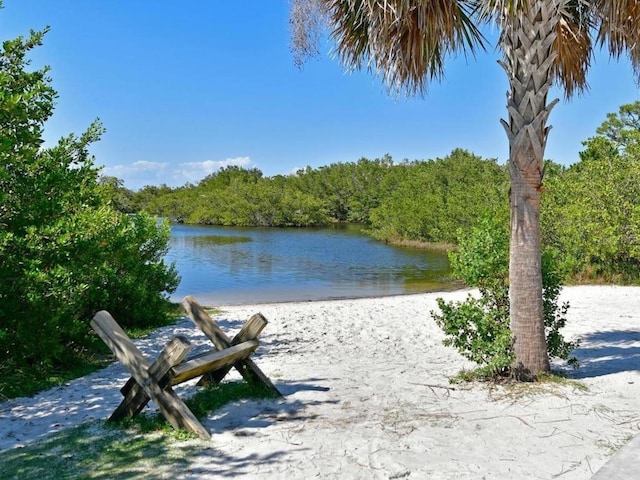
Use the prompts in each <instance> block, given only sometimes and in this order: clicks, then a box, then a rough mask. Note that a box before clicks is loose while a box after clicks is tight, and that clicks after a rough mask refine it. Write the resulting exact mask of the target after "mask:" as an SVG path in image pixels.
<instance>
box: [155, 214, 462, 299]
mask: <svg viewBox="0 0 640 480" xmlns="http://www.w3.org/2000/svg"><path fill="white" fill-rule="evenodd" d="M167 259H168V260H169V261H175V262H176V264H177V267H178V270H179V272H180V274H181V276H182V282H181V284H180V286H179V288H178V290H177V291H176V292H175V294H174V295H173V298H174V300H179V299H181V298H182V297H183V296H185V295H194V296H196V297H197V298H198V299H199V300H200V301H201V302H203V303H207V304H235V303H252V302H262V301H269V302H274V301H291V300H315V299H323V298H345V297H365V296H377V295H393V294H399V293H409V292H411V293H414V292H423V291H430V290H437V289H442V288H447V287H449V286H450V282H449V277H448V275H449V262H448V260H447V257H446V255H445V254H444V253H443V252H434V251H424V250H417V249H410V248H401V247H392V246H389V245H385V244H383V243H381V242H378V241H375V240H373V239H371V238H370V237H367V236H366V235H364V234H363V233H362V231H361V229H360V228H359V227H357V226H353V225H340V226H336V227H333V228H326V229H264V228H228V227H202V226H188V225H174V226H173V228H172V240H171V249H170V251H169V254H168V255H167Z"/></svg>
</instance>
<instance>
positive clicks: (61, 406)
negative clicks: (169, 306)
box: [0, 286, 640, 480]
mask: <svg viewBox="0 0 640 480" xmlns="http://www.w3.org/2000/svg"><path fill="white" fill-rule="evenodd" d="M467 294H468V292H467V291H456V292H446V293H429V294H416V295H406V296H396V297H384V298H371V299H357V300H336V301H317V302H302V303H282V304H264V305H243V306H227V307H224V306H222V307H220V308H221V309H222V310H223V313H221V314H219V315H217V316H216V317H215V319H216V320H217V321H218V322H219V324H220V326H221V327H222V328H223V329H224V330H225V331H227V332H230V333H234V332H235V331H237V330H238V329H239V328H240V327H241V325H242V324H243V323H244V321H246V320H247V319H248V318H249V317H250V316H251V315H252V314H254V313H257V312H261V313H262V314H263V315H264V316H265V317H266V318H267V319H268V320H269V325H268V326H267V328H266V329H265V330H264V332H263V333H262V335H261V337H260V338H261V343H262V344H261V346H260V348H259V349H258V351H257V355H256V356H255V357H254V358H255V360H256V362H257V363H258V364H259V366H260V367H261V369H262V370H263V371H264V372H265V373H266V374H267V375H268V376H269V377H270V378H271V379H272V380H273V382H274V383H275V384H276V386H277V387H278V388H279V389H280V391H281V392H282V393H283V394H284V396H285V397H284V399H283V400H279V401H275V400H274V401H250V402H241V403H236V404H230V405H227V406H226V407H224V408H223V409H221V410H219V411H216V412H213V413H211V414H210V415H209V417H208V418H207V419H205V420H204V422H203V423H204V425H205V426H206V427H207V428H208V429H209V430H210V432H211V433H212V439H211V441H210V443H209V444H208V445H203V448H202V449H201V453H200V454H199V455H198V457H197V458H196V459H194V461H193V462H192V464H191V466H190V467H189V468H188V469H187V470H183V471H181V472H176V473H174V474H173V475H172V478H184V479H187V478H227V477H234V478H235V477H238V478H247V479H274V480H275V479H278V480H280V479H309V478H323V479H327V478H328V479H404V478H407V479H457V480H460V479H529V478H531V479H555V478H559V479H562V480H569V479H576V480H577V479H588V478H590V477H591V476H592V475H593V474H594V473H595V472H596V471H597V470H598V469H599V468H600V467H601V466H602V465H603V464H604V463H605V462H606V461H607V460H608V459H609V458H610V457H611V456H612V455H613V454H614V453H615V452H616V450H618V449H619V448H620V447H621V446H623V445H624V444H625V443H627V442H628V441H629V440H630V439H631V438H632V437H633V436H635V435H636V434H638V433H639V432H640V288H639V287H610V286H577V287H568V288H565V289H564V290H563V293H562V295H561V300H562V301H568V302H569V303H570V305H571V308H570V309H569V313H568V319H569V323H568V326H567V328H566V329H565V331H564V333H565V336H566V337H567V338H570V339H574V338H580V339H581V346H580V348H579V349H578V350H577V351H576V352H575V355H576V356H577V357H578V359H579V360H580V363H581V367H580V368H579V369H578V370H572V369H571V368H568V367H566V366H565V365H563V364H562V363H557V362H555V363H554V368H556V369H562V370H564V371H565V372H566V373H567V374H568V376H569V377H571V378H573V379H576V380H578V381H579V382H580V384H581V385H583V386H584V388H578V387H577V386H574V385H546V386H535V387H532V386H531V385H529V386H527V387H526V388H521V387H520V386H517V385H516V386H513V385H506V386H505V385H487V384H451V383H450V382H449V378H450V377H451V376H453V375H455V374H456V373H457V372H459V371H460V370H461V369H463V368H471V367H473V365H472V364H471V363H470V362H468V361H466V360H465V359H463V358H462V357H461V356H460V355H459V354H458V353H457V352H456V351H455V350H454V349H452V348H448V347H444V346H443V345H442V338H443V335H442V332H441V331H440V329H439V328H438V327H437V326H436V324H435V323H434V322H433V320H432V319H431V317H430V311H432V310H434V309H436V308H437V305H436V300H435V299H436V298H437V297H439V296H440V297H443V298H445V299H447V300H462V299H464V297H465V296H466V295H467ZM116 320H117V319H116ZM176 334H183V335H186V336H188V337H189V338H190V339H192V341H193V342H194V343H198V344H201V345H202V346H203V347H204V346H208V342H207V341H206V339H205V338H203V336H202V335H201V334H200V332H199V331H198V330H197V329H196V328H195V327H194V326H193V325H192V324H191V322H190V321H189V320H188V319H185V320H184V321H181V322H179V323H178V324H176V325H175V326H171V327H166V328H163V329H160V330H158V331H156V332H155V333H154V334H153V335H151V336H150V337H148V338H145V339H142V340H139V341H136V343H137V344H138V346H139V347H140V349H141V350H142V351H143V352H144V353H145V355H147V356H148V357H153V356H154V355H155V353H156V352H158V351H159V349H160V348H161V347H162V346H163V345H164V344H165V343H166V342H167V341H168V340H169V339H170V338H171V337H173V336H174V335H176ZM127 377H128V375H127V374H126V372H125V371H124V369H123V368H122V367H121V366H119V365H118V364H113V365H112V366H110V367H108V368H106V369H104V370H101V371H99V372H95V373H94V374H92V375H89V376H87V377H84V378H81V379H77V380H74V381H72V382H70V383H69V384H68V385H65V386H61V387H58V388H54V389H52V390H48V391H46V392H42V393H41V394H38V395H36V396H34V397H31V398H19V399H14V400H10V401H6V402H3V403H0V449H2V450H4V449H9V448H18V447H20V446H21V445H25V444H26V443H28V442H33V441H36V440H38V439H42V438H44V437H46V436H47V435H49V434H51V433H53V432H57V431H60V430H62V429H65V428H68V427H71V426H73V425H76V424H78V423H82V422H87V421H89V420H94V419H105V418H106V417H108V416H109V414H110V413H111V411H112V410H113V409H114V408H115V407H116V406H117V404H118V403H119V401H120V393H119V391H118V388H119V387H120V386H121V385H122V384H123V383H124V381H125V380H126V379H127ZM185 388H187V389H188V388H193V387H185ZM204 443H207V442H204Z"/></svg>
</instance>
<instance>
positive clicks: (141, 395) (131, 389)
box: [109, 335, 192, 421]
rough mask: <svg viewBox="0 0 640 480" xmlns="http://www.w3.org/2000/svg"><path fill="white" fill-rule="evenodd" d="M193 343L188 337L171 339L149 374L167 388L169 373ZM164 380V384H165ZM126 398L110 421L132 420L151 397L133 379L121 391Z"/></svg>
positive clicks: (152, 365) (150, 368)
mask: <svg viewBox="0 0 640 480" xmlns="http://www.w3.org/2000/svg"><path fill="white" fill-rule="evenodd" d="M191 347H192V345H191V342H189V340H188V339H187V338H186V337H183V336H180V335H179V336H176V337H174V338H172V339H171V341H170V342H169V343H167V344H166V345H165V347H164V348H163V349H162V351H161V352H160V355H158V358H156V360H155V361H154V362H153V363H152V364H151V367H149V373H150V374H151V376H152V377H153V378H154V379H155V381H156V382H157V383H158V385H160V387H165V386H166V384H167V380H164V379H165V377H167V373H168V372H169V370H170V369H171V367H173V366H175V365H177V364H178V363H180V362H181V361H182V360H183V359H184V357H185V356H186V355H187V354H188V353H189V351H190V350H191ZM163 380H164V382H163ZM120 391H121V392H122V394H123V395H124V398H123V399H122V402H121V403H120V405H118V408H116V409H115V411H114V412H113V414H111V416H110V417H109V421H118V420H122V419H123V418H131V417H133V416H135V415H137V414H138V413H140V412H141V411H142V409H143V408H144V407H145V405H146V404H147V403H149V396H148V395H147V394H146V393H145V391H144V389H143V388H142V387H141V386H140V385H139V384H138V383H137V382H136V380H135V379H134V378H133V377H131V378H129V380H128V381H127V383H126V384H125V385H124V387H122V388H121V389H120Z"/></svg>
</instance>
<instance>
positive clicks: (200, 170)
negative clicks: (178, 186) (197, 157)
mask: <svg viewBox="0 0 640 480" xmlns="http://www.w3.org/2000/svg"><path fill="white" fill-rule="evenodd" d="M232 165H235V166H238V167H250V166H251V159H250V158H249V157H235V158H227V159H225V160H205V161H203V162H187V163H181V164H179V168H177V169H174V170H173V178H174V179H176V180H178V179H181V180H182V184H185V183H187V182H191V183H197V182H199V181H200V180H202V179H203V178H204V177H206V176H207V175H211V174H212V173H215V172H217V171H218V170H220V169H221V168H224V167H230V166H232Z"/></svg>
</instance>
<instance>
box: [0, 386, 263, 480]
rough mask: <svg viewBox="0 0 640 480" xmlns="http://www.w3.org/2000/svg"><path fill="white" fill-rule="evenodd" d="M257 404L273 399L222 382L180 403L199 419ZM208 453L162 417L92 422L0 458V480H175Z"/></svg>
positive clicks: (260, 390)
mask: <svg viewBox="0 0 640 480" xmlns="http://www.w3.org/2000/svg"><path fill="white" fill-rule="evenodd" d="M261 398H272V396H271V394H270V392H269V391H268V390H266V389H264V388H262V387H257V386H255V385H251V384H248V383H246V382H227V383H222V384H220V385H217V386H212V387H206V388H204V389H202V390H201V391H199V392H198V393H196V394H195V395H194V396H192V397H191V398H189V399H188V400H187V401H186V402H185V403H187V405H188V406H189V408H190V409H191V411H192V412H193V413H194V414H195V415H196V416H197V417H198V418H200V419H202V418H203V417H205V416H206V415H207V414H209V413H210V412H211V411H214V410H216V409H218V408H220V407H222V406H224V405H226V404H227V403H229V402H234V401H240V400H247V399H261ZM207 449H211V444H210V442H205V441H202V440H199V439H197V438H196V437H195V436H193V435H191V434H189V433H187V432H184V431H176V430H173V429H172V427H171V426H170V425H169V424H168V422H166V421H165V420H164V418H163V417H161V416H156V415H150V416H147V415H139V416H137V417H135V418H134V419H132V420H128V421H126V422H120V423H117V424H107V423H106V422H104V421H94V422H90V423H86V424H83V425H80V426H78V427H75V428H69V429H66V430H64V431H62V432H60V433H57V434H55V435H53V436H51V437H48V438H47V439H45V440H43V441H40V442H36V443H31V444H28V445H27V446H25V447H22V448H14V449H10V450H5V451H2V452H0V478H2V479H3V480H9V479H15V480H29V479H33V480H49V479H52V480H59V479H74V480H75V479H99V480H112V479H160V478H174V477H175V476H176V474H178V473H180V472H185V471H186V470H187V469H188V467H189V465H190V464H191V462H192V459H194V458H195V457H197V456H198V455H200V454H202V453H203V452H204V451H205V450H207ZM208 455H214V456H215V455H218V453H217V452H213V453H208ZM220 460H221V461H222V460H224V459H220Z"/></svg>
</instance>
